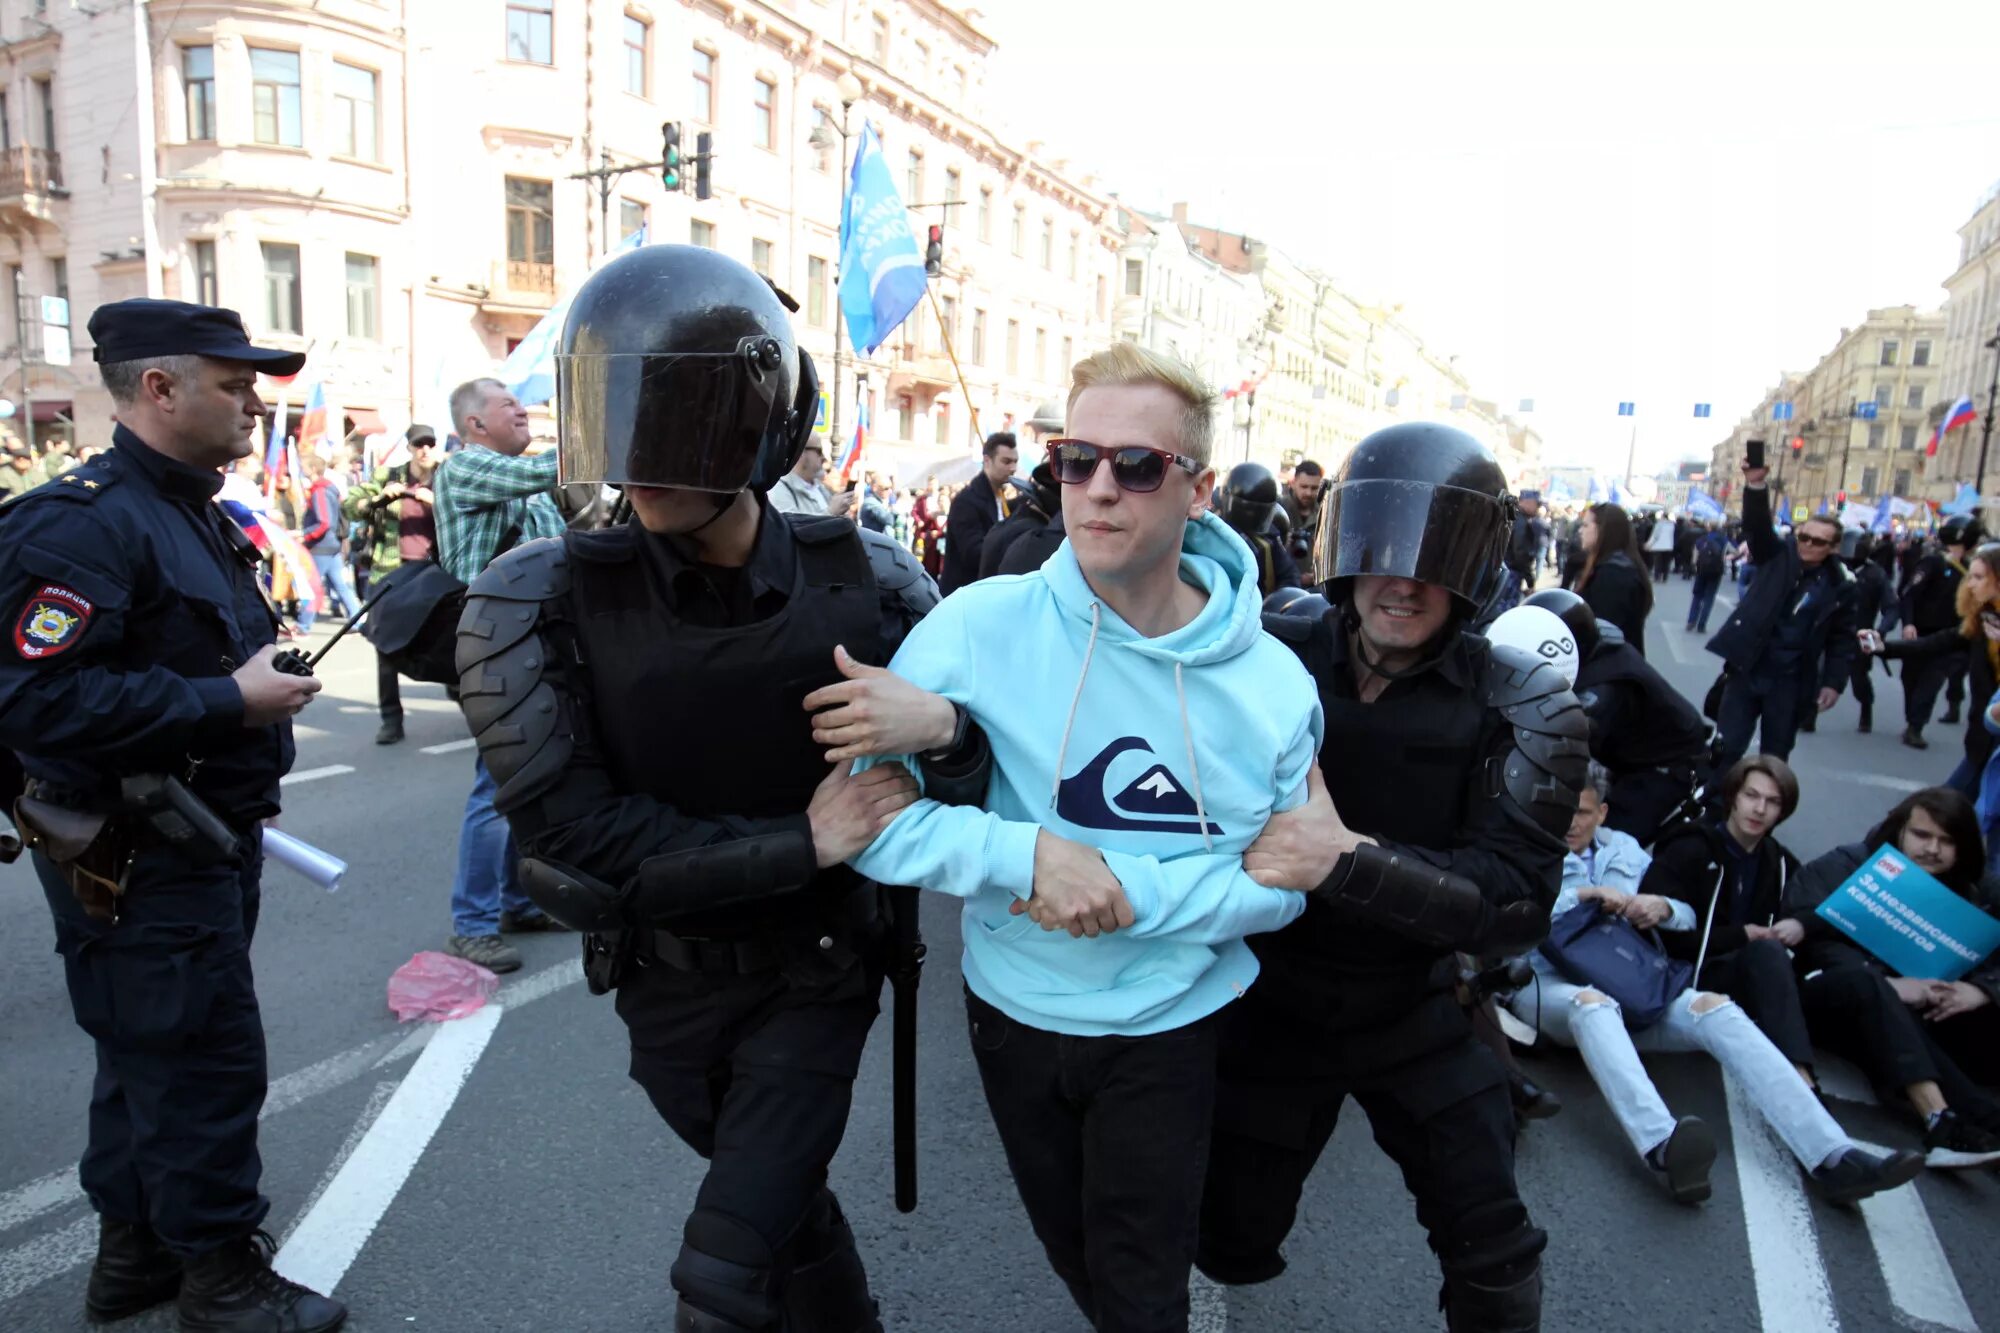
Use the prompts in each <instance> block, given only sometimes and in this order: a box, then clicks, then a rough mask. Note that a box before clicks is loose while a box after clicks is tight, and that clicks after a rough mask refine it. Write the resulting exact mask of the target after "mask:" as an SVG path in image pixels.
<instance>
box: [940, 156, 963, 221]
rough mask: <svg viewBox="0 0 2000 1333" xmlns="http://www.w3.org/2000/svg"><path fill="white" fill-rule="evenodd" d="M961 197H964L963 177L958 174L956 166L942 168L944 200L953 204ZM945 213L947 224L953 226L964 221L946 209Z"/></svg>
mask: <svg viewBox="0 0 2000 1333" xmlns="http://www.w3.org/2000/svg"><path fill="white" fill-rule="evenodd" d="M963 198H965V177H964V176H962V175H960V174H959V170H958V168H957V167H946V168H945V169H944V201H945V202H946V203H948V204H955V203H957V202H959V201H960V200H961V199H963ZM947 213H948V216H947V218H946V221H947V222H948V223H949V225H951V226H954V227H955V226H960V225H962V223H963V221H964V220H963V219H962V218H959V217H957V216H952V215H949V210H947Z"/></svg>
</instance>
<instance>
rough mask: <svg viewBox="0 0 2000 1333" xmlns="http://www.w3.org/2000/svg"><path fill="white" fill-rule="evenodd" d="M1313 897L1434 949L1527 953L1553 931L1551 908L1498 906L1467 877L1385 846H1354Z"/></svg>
mask: <svg viewBox="0 0 2000 1333" xmlns="http://www.w3.org/2000/svg"><path fill="white" fill-rule="evenodd" d="M1314 893H1315V894H1317V895H1318V896H1319V897H1320V898H1322V899H1325V900H1326V901H1328V902H1330V903H1333V904H1335V905H1337V906H1339V907H1341V908H1342V909H1344V910H1346V911H1348V912H1350V913H1352V914H1353V915H1355V916H1358V917H1360V918H1361V919H1362V920H1364V921H1367V922H1370V923H1371V924H1373V925H1378V926H1381V927H1383V928H1384V929H1387V930H1392V931H1394V932H1395V933H1396V934H1398V935H1402V936H1404V937H1405V938H1407V939H1412V940H1415V941H1417V942H1418V943H1419V944H1425V945H1429V946H1430V947H1432V948H1434V949H1455V950H1459V951H1461V952H1464V953H1525V952H1526V951H1527V950H1529V949H1531V948H1533V947H1534V946H1535V945H1537V944H1539V943H1540V942H1541V941H1542V939H1543V937H1545V936H1546V935H1547V934H1548V932H1549V914H1548V911H1547V910H1546V909H1545V908H1541V907H1538V906H1536V905H1535V904H1533V903H1526V902H1521V903H1513V904H1510V905H1509V906H1507V907H1505V908H1496V907H1494V906H1493V905H1492V904H1491V903H1489V902H1487V901H1486V895H1485V894H1483V893H1481V892H1480V891H1479V886H1478V885H1476V884H1474V883H1473V882H1472V881H1470V880H1468V879H1466V878H1465V877H1464V876H1462V875H1454V874H1452V873H1451V872H1450V871H1448V870H1440V869H1438V868H1437V867H1436V866H1434V865H1431V864H1430V863H1429V862H1427V861H1424V860H1422V859H1420V858H1418V857H1414V856H1409V855H1405V854H1403V853H1400V852H1393V851H1390V850H1389V849H1388V848H1386V847H1377V846H1373V845H1363V846H1361V847H1357V848H1355V849H1354V851H1352V852H1350V853H1349V854H1347V855H1346V856H1343V857H1341V858H1340V864H1339V865H1337V866H1335V867H1334V872H1333V875H1332V876H1331V877H1330V878H1329V879H1328V880H1327V881H1326V883H1324V884H1322V885H1320V886H1319V888H1317V889H1315V890H1314Z"/></svg>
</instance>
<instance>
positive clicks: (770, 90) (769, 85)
mask: <svg viewBox="0 0 2000 1333" xmlns="http://www.w3.org/2000/svg"><path fill="white" fill-rule="evenodd" d="M756 89H757V100H756V101H755V102H753V103H752V104H751V107H750V134H751V137H752V139H753V140H754V141H755V143H756V145H757V146H758V147H759V148H768V149H771V150H773V151H776V150H777V147H778V85H777V83H776V81H775V80H772V79H767V78H765V77H764V76H763V75H761V74H760V75H758V76H757V81H756Z"/></svg>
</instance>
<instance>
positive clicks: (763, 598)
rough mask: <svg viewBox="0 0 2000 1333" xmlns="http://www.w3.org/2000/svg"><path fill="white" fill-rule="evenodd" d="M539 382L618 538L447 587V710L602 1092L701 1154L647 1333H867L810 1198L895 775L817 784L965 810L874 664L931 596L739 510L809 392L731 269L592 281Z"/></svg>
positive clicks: (810, 532) (896, 688)
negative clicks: (586, 1041) (552, 381)
mask: <svg viewBox="0 0 2000 1333" xmlns="http://www.w3.org/2000/svg"><path fill="white" fill-rule="evenodd" d="M556 367H557V377H558V379H557V382H558V402H559V411H558V426H559V456H560V462H561V469H562V477H563V480H564V481H565V482H576V481H588V482H602V483H607V484H610V485H614V486H619V487H622V488H623V490H624V495H625V499H626V500H627V501H629V502H630V504H631V507H632V511H633V514H634V519H633V521H631V522H630V523H627V524H625V525H623V526H620V527H615V528H609V529H605V530H603V531H599V532H588V533H585V532H577V531H574V530H572V531H571V532H570V533H568V534H567V535H566V536H564V537H562V538H559V539H558V538H550V539H544V540H541V541H536V542H530V543H528V544H527V545H524V546H522V547H519V548H518V549H516V550H514V551H511V552H509V553H508V554H506V555H504V556H502V557H501V558H500V559H498V560H496V561H494V563H493V564H492V565H491V566H490V567H488V569H487V570H486V572H485V573H484V574H483V575H481V576H480V578H479V579H478V580H477V581H476V582H475V583H474V584H473V586H472V588H471V590H470V592H469V595H468V598H467V604H466V609H465V613H464V616H463V619H462V620H461V621H460V625H459V649H458V653H459V667H460V671H461V673H462V674H461V680H460V690H461V701H462V703H463V706H464V709H465V715H466V718H467V720H468V721H469V722H470V724H471V726H472V729H473V732H474V734H475V736H476V737H477V738H478V742H479V748H480V754H481V755H482V756H483V757H484V759H485V761H486V763H487V765H488V767H489V768H491V770H492V772H493V777H494V780H495V781H496V783H497V784H498V786H499V792H498V796H497V798H496V801H495V804H496V805H497V806H498V808H499V809H500V810H501V812H502V813H504V814H505V815H506V816H507V818H508V820H509V822H510V823H511V824H512V826H513V831H514V835H515V837H516V838H517V839H518V840H519V843H520V846H521V849H522V852H523V854H524V856H525V857H526V858H527V860H525V861H524V862H523V875H522V887H523V888H524V889H525V890H526V891H527V892H528V893H529V895H530V896H531V897H533V898H534V899H535V900H536V902H537V903H538V905H540V906H541V907H543V908H544V910H546V911H547V912H548V913H549V914H550V915H551V916H552V917H555V918H556V919H558V920H560V921H562V922H564V923H565V924H567V925H571V926H574V927H576V928H577V929H580V930H582V931H584V932H586V936H585V940H586V944H585V948H586V972H587V977H588V980H589V982H590V984H591V986H592V988H593V989H594V990H597V991H599V992H602V991H603V990H606V989H615V990H616V991H617V1007H618V1014H619V1017H621V1018H622V1019H624V1021H625V1023H626V1026H627V1027H628V1028H629V1029H630V1034H631V1045H632V1057H631V1073H632V1077H633V1079H634V1080H635V1081H637V1082H638V1083H639V1085H640V1086H641V1087H643V1088H644V1089H645V1090H646V1093H647V1095H648V1096H650V1097H651V1098H652V1101H653V1105H654V1106H655V1108H656V1109H657V1110H658V1111H659V1113H660V1115H661V1116H662V1118H664V1119H665V1120H666V1122H667V1124H668V1125H669V1126H670V1127H671V1128H672V1129H673V1130H674V1132H675V1133H676V1134H677V1135H679V1136H680V1137H681V1139H682V1140H684V1141H685V1142H686V1143H687V1144H688V1145H689V1146H690V1147H692V1148H693V1149H694V1150H695V1151H696V1152H697V1153H699V1154H701V1155H702V1156H703V1157H704V1158H706V1159H708V1162H709V1169H708V1173H707V1176H706V1178H705V1179H704V1180H703V1182H702V1185H701V1188H700V1190H699V1192H698V1194H697V1196H696V1199H695V1207H694V1211H693V1213H692V1215H691V1216H689V1218H688V1219H687V1223H686V1226H685V1229H684V1234H683V1240H682V1244H681V1248H680V1252H679V1255H678V1256H677V1257H676V1259H675V1260H674V1264H673V1269H672V1282H673V1286H674V1288H675V1290H676V1292H677V1293H678V1294H679V1304H678V1307H677V1311H676V1315H675V1324H674V1327H675V1329H676V1330H677V1331H678V1333H736V1331H738V1330H779V1329H782V1330H786V1331H787V1333H805V1331H806V1330H814V1331H820V1333H859V1331H861V1330H875V1329H879V1328H880V1324H879V1322H878V1321H877V1318H876V1313H875V1308H874V1303H873V1301H872V1300H871V1299H870V1297H869V1294H868V1283H867V1276H866V1274H865V1272H864V1271H863V1268H862V1264H861V1258H860V1255H859V1254H858V1253H857V1252H856V1249H855V1244H854V1237H853V1233H852V1232H851V1231H850V1230H849V1229H848V1226H847V1223H846V1221H845V1220H844V1219H843V1217H842V1215H841V1210H840V1206H839V1204H838V1202H837V1201H836V1200H835V1199H834V1196H833V1194H832V1192H831V1191H830V1190H828V1189H827V1185H826V1177H827V1165H828V1163H829V1162H830V1161H831V1160H832V1158H833V1154H834V1151H835V1150H836V1149H837V1148H838V1147H839V1145H840V1140H841V1136H842V1133H843V1132H844V1130H845V1129H846V1124H847V1113H848V1107H849V1103H850V1099H851V1096H852V1090H853V1083H854V1078H855V1074H856V1071H857V1068H858V1065H859V1061H860V1058H861V1050H862V1046H863V1043H864V1042H865V1041H866V1039H867V1036H868V1030H869V1027H870V1025H871V1024H872V1023H873V1022H874V1019H875V1014H876V1010H877V997H878V995H879V992H880V989H881V982H882V977H883V969H884V966H885V959H884V954H883V948H882V943H881V936H882V929H883V927H882V922H881V919H880V912H879V902H878V900H879V898H880V897H881V893H880V890H878V889H877V888H876V886H874V885H872V884H870V883H868V882H866V881H863V880H861V879H860V878H859V877H858V876H856V875H855V874H854V872H852V871H851V870H849V869H847V868H846V867H845V866H843V865H842V862H843V861H845V860H846V859H847V858H848V857H850V856H853V855H855V854H857V853H858V852H859V851H860V850H861V849H862V848H864V847H866V846H867V845H868V844H869V843H870V842H872V841H873V840H874V838H875V835H876V834H877V833H878V832H879V831H880V830H881V829H882V828H883V827H884V826H885V825H886V824H887V823H888V821H889V820H890V819H891V818H893V817H894V815H895V814H896V813H897V812H898V811H899V810H900V809H902V808H903V807H904V806H906V805H908V804H909V803H910V802H911V801H912V800H913V799H914V797H915V787H914V783H913V781H912V779H911V777H910V775H909V774H908V773H907V772H905V771H904V770H903V769H902V768H901V767H900V766H898V765H893V764H892V765H885V766H883V767H881V768H871V769H869V770H867V771H866V772H864V773H862V774H860V775H858V776H852V777H850V776H848V772H847V770H848V768H849V763H848V761H849V760H851V759H853V758H855V757H857V756H858V755H860V754H863V753H869V754H879V753H929V754H931V755H934V756H935V758H931V759H926V760H925V762H924V766H925V781H926V786H927V789H928V790H929V791H930V792H931V794H933V795H939V796H941V797H943V798H944V799H951V795H950V791H951V789H952V783H953V782H954V781H958V782H962V783H966V784H970V785H968V786H967V788H966V791H967V793H968V796H966V797H963V798H961V799H969V798H970V797H976V796H983V794H984V791H983V787H984V782H985V775H986V772H987V767H986V765H985V763H984V762H983V761H984V760H985V759H986V755H987V751H986V750H985V746H984V739H983V737H981V736H979V735H978V734H977V732H976V731H972V730H970V729H969V727H968V723H967V720H966V715H965V714H964V713H963V712H962V711H960V710H958V709H957V708H956V707H955V706H954V705H952V704H951V703H949V702H948V701H946V700H943V699H941V698H938V697H936V696H933V695H929V694H925V693H923V692H922V691H919V690H917V689H916V688H915V687H914V686H910V685H908V684H907V683H905V682H902V681H901V680H900V679H898V678H896V677H893V676H890V675H889V673H887V672H886V671H883V670H879V669H877V668H879V667H881V666H882V664H885V663H887V661H888V660H889V657H890V655H891V654H892V653H893V652H894V651H895V649H896V647H897V646H898V645H899V644H900V643H901V642H902V638H903V636H904V634H905V633H906V632H907V631H908V629H909V628H910V626H911V625H913V624H914V623H915V622H916V621H917V619H918V618H919V617H920V616H921V615H922V614H923V613H924V612H925V611H926V610H928V609H929V608H930V607H931V606H932V605H934V604H935V603H936V600H937V595H938V594H937V590H936V588H935V586H934V585H933V584H932V582H931V580H930V578H929V577H928V576H927V575H926V574H925V573H924V572H923V570H922V568H921V567H920V566H919V565H917V564H916V563H915V562H914V561H913V560H912V559H911V557H910V555H909V553H908V552H907V551H905V550H903V548H902V547H900V546H898V545H896V544H895V543H894V542H893V541H891V540H889V539H888V538H886V537H883V536H881V535H879V534H876V533H873V532H868V531H864V530H859V529H857V528H856V527H855V525H854V524H853V523H852V522H851V521H848V520H846V519H829V518H825V517H818V518H814V517H810V516H805V515H785V514H782V513H779V512H778V511H776V510H774V509H773V508H772V507H771V506H770V505H769V503H768V502H767V501H766V499H765V492H766V491H767V490H768V489H769V488H770V487H771V485H772V484H773V483H775V482H776V481H777V480H778V478H779V477H781V476H783V475H784V474H785V473H786V471H787V470H789V469H790V468H791V467H792V465H793V463H794V461H795V460H796V459H797V457H798V454H799V450H800V449H801V448H802V447H803V446H804V444H805V442H806V439H807V437H808V432H809V431H810V430H811V427H812V420H813V416H814V411H815V404H816V402H817V400H818V388H819V385H818V378H817V376H816V375H815V374H814V372H813V367H812V361H811V358H809V357H808V356H806V354H805V353H803V352H801V351H800V350H799V349H798V347H797V344H796V342H795V341H794V338H793V333H792V328H791V322H790V319H789V318H788V316H787V314H786V309H785V306H784V305H781V303H780V298H779V296H778V295H777V294H775V292H774V291H773V289H772V288H771V287H770V285H769V284H767V283H766V282H765V281H764V280H763V279H762V278H760V277H758V276H757V275H756V274H755V273H753V272H752V271H751V270H750V269H748V268H746V267H744V266H743V265H742V264H740V263H738V262H737V261H735V260H733V259H729V258H727V257H725V256H723V255H719V254H716V253H715V252H713V251H711V250H705V249H699V248H696V247H691V246H674V245H661V246H649V247H646V248H644V249H641V250H637V251H634V252H632V253H631V254H628V255H625V256H622V257H620V258H618V259H615V260H613V261H612V262H611V263H609V264H607V265H605V266H604V267H603V268H602V269H600V270H598V272H597V273H596V274H595V275H593V276H592V277H591V278H590V280H589V281H588V282H586V283H585V284H584V285H583V287H582V288H581V289H579V291H578V292H577V295H576V299H575V302H574V304H573V305H572V306H571V308H570V313H569V317H568V320H567V322H566V324H565V325H564V329H563V336H562V347H561V351H560V352H559V353H558V356H557V359H556ZM862 664H873V665H862ZM811 710H819V711H817V712H813V711H811ZM898 717H900V719H901V720H900V721H896V720H895V719H896V718H898ZM830 761H838V762H837V763H832V762H830ZM933 765H935V766H934V767H933Z"/></svg>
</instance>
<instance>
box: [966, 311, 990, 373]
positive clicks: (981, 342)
mask: <svg viewBox="0 0 2000 1333" xmlns="http://www.w3.org/2000/svg"><path fill="white" fill-rule="evenodd" d="M966 360H968V361H970V362H972V364H973V365H975V366H983V365H985V364H986V312H985V311H984V310H975V311H973V312H972V345H971V347H970V348H969V349H968V351H967V355H966Z"/></svg>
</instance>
